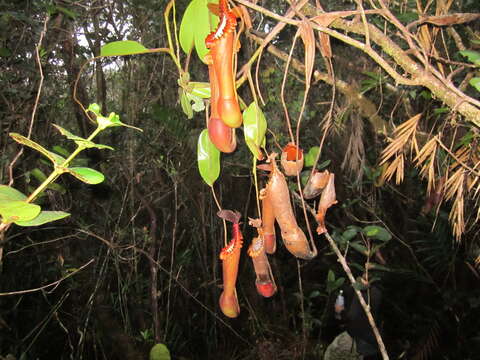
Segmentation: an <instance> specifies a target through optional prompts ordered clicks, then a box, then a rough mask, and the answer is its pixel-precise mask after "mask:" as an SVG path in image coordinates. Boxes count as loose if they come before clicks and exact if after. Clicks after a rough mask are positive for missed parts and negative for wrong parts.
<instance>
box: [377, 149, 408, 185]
mask: <svg viewBox="0 0 480 360" xmlns="http://www.w3.org/2000/svg"><path fill="white" fill-rule="evenodd" d="M394 174H396V176H395V183H396V184H397V185H398V184H400V183H401V182H402V181H403V175H404V158H403V154H400V155H398V156H397V157H396V158H395V159H393V160H392V162H390V163H388V165H387V167H385V169H384V171H383V174H382V179H386V180H387V181H390V180H391V178H392V177H393V175H394Z"/></svg>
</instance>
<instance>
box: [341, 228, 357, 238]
mask: <svg viewBox="0 0 480 360" xmlns="http://www.w3.org/2000/svg"><path fill="white" fill-rule="evenodd" d="M359 231H360V228H358V227H357V226H349V227H348V228H347V229H346V230H345V231H344V232H343V233H342V236H343V238H344V239H345V240H347V241H350V240H352V239H353V238H355V236H357V233H358V232H359Z"/></svg>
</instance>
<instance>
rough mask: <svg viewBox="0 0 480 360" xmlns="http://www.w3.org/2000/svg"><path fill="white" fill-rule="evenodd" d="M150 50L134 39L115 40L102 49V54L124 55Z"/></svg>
mask: <svg viewBox="0 0 480 360" xmlns="http://www.w3.org/2000/svg"><path fill="white" fill-rule="evenodd" d="M147 52H150V50H148V49H147V48H146V47H145V46H143V45H142V44H140V43H138V42H136V41H132V40H122V41H113V42H111V43H108V44H105V45H103V46H102V48H101V49H100V56H122V55H134V54H143V53H147Z"/></svg>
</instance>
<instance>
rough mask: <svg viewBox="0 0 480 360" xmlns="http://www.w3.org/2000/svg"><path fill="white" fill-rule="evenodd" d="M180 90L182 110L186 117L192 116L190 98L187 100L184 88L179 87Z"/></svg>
mask: <svg viewBox="0 0 480 360" xmlns="http://www.w3.org/2000/svg"><path fill="white" fill-rule="evenodd" d="M179 91H180V105H181V106H182V111H183V113H184V114H185V115H187V118H188V119H191V118H193V108H192V104H191V103H190V100H188V97H187V92H186V91H185V90H184V89H179Z"/></svg>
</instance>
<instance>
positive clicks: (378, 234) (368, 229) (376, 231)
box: [363, 225, 392, 241]
mask: <svg viewBox="0 0 480 360" xmlns="http://www.w3.org/2000/svg"><path fill="white" fill-rule="evenodd" d="M363 233H364V234H365V235H366V236H368V237H371V238H373V239H377V240H380V241H389V240H390V239H391V238H392V235H391V234H390V233H389V232H388V231H387V230H386V229H385V228H383V227H381V226H376V225H369V226H365V227H364V228H363Z"/></svg>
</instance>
